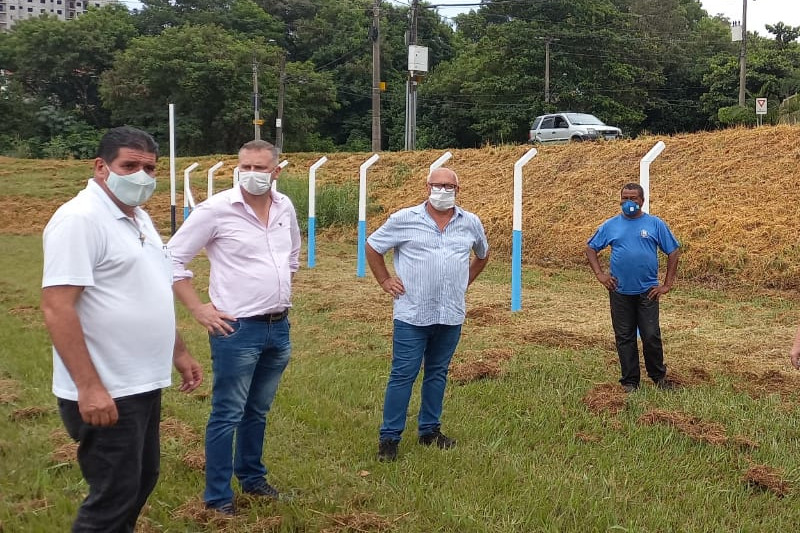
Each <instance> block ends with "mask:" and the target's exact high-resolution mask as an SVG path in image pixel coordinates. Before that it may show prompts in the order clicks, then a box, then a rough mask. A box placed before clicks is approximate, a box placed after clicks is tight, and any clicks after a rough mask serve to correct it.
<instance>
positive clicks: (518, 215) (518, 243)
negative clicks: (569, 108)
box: [511, 148, 537, 312]
mask: <svg viewBox="0 0 800 533" xmlns="http://www.w3.org/2000/svg"><path fill="white" fill-rule="evenodd" d="M536 154H537V151H536V148H531V149H530V150H528V151H527V152H526V153H525V155H523V156H522V157H520V158H519V159H518V160H517V162H516V163H514V212H513V216H512V222H511V229H512V233H511V311H512V312H513V311H519V310H520V309H522V167H524V166H525V165H527V164H528V161H530V160H531V159H533V157H534V156H535V155H536Z"/></svg>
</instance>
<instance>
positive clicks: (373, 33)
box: [370, 0, 381, 152]
mask: <svg viewBox="0 0 800 533" xmlns="http://www.w3.org/2000/svg"><path fill="white" fill-rule="evenodd" d="M380 5H381V1H380V0H375V4H374V5H373V6H372V29H371V30H370V37H371V38H372V151H373V152H380V151H381V41H380V17H379V15H380Z"/></svg>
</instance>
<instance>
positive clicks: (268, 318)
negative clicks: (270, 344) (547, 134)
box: [240, 309, 289, 322]
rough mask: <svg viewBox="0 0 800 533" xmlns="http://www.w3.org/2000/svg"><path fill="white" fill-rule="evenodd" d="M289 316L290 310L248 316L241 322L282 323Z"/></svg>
mask: <svg viewBox="0 0 800 533" xmlns="http://www.w3.org/2000/svg"><path fill="white" fill-rule="evenodd" d="M287 316H289V309H284V310H283V311H281V312H280V313H267V314H266V315H255V316H246V317H242V318H240V320H258V321H259V322H280V321H281V320H283V319H284V318H286V317H287Z"/></svg>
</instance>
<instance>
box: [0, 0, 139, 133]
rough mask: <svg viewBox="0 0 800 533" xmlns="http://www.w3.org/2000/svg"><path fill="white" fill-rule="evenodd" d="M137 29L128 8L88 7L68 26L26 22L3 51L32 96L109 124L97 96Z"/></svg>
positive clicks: (93, 122)
mask: <svg viewBox="0 0 800 533" xmlns="http://www.w3.org/2000/svg"><path fill="white" fill-rule="evenodd" d="M135 35H136V28H135V27H134V26H133V23H132V19H131V17H130V15H129V13H128V11H127V9H125V7H124V6H121V5H111V6H107V7H103V8H100V9H90V10H89V11H88V12H87V13H86V14H85V15H82V16H80V17H78V18H76V19H73V20H70V21H67V22H64V21H60V20H58V19H56V18H54V17H42V18H34V19H26V20H23V21H20V22H18V23H17V24H15V25H14V27H13V28H12V29H11V32H10V34H9V36H8V38H7V42H6V43H5V45H4V48H5V49H6V50H7V51H8V55H7V57H6V66H5V68H8V69H10V70H12V71H13V72H14V78H15V79H16V80H18V81H19V83H20V84H21V85H22V87H24V89H25V91H27V93H28V94H29V95H32V96H33V97H35V98H40V99H42V100H44V101H47V102H49V103H50V104H52V105H54V106H56V107H58V108H61V109H64V110H66V111H70V112H75V113H76V115H77V117H78V118H79V119H81V120H84V121H86V122H87V123H88V124H90V125H92V126H95V127H105V126H108V124H109V122H108V114H107V112H106V111H105V110H104V109H102V108H101V105H100V98H99V95H98V83H99V78H100V75H101V74H102V73H103V72H104V71H105V70H107V69H109V68H110V67H111V65H112V63H113V58H114V53H115V52H116V51H118V50H122V49H124V48H125V47H126V46H127V44H128V42H129V41H130V40H131V39H132V38H133V37H134V36H135Z"/></svg>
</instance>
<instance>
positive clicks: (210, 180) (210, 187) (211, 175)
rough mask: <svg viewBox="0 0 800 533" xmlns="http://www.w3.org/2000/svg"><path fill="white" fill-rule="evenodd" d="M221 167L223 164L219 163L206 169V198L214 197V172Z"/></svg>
mask: <svg viewBox="0 0 800 533" xmlns="http://www.w3.org/2000/svg"><path fill="white" fill-rule="evenodd" d="M222 165H224V163H223V162H222V161H220V162H218V163H216V164H215V165H214V166H213V167H211V168H209V169H208V196H207V197H206V198H211V197H212V196H213V195H214V172H216V171H217V170H219V167H221V166H222Z"/></svg>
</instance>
